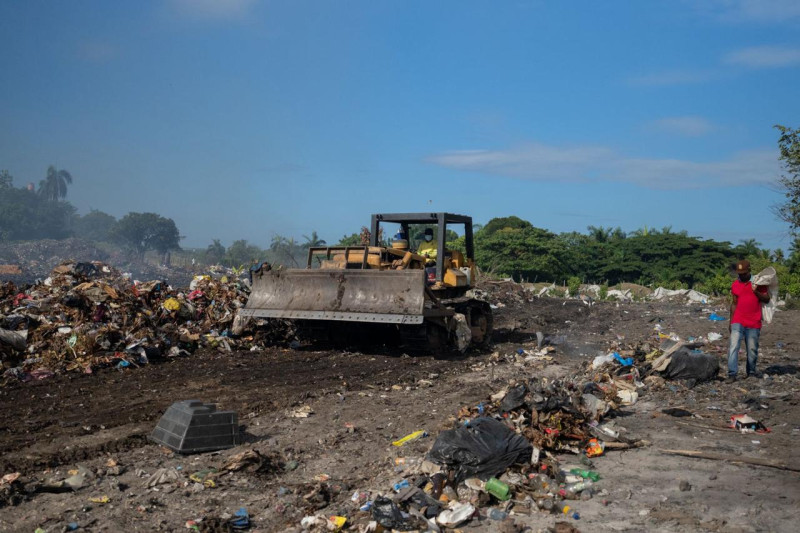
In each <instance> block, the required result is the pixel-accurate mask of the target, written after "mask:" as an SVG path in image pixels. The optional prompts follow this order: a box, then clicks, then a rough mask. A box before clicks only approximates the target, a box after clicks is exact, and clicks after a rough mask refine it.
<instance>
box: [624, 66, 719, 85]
mask: <svg viewBox="0 0 800 533" xmlns="http://www.w3.org/2000/svg"><path fill="white" fill-rule="evenodd" d="M717 76H718V72H716V71H715V70H711V69H695V70H664V71H661V72H651V73H649V74H643V75H640V76H633V77H631V78H628V84H629V85H636V86H646V87H663V86H667V85H689V84H693V83H705V82H707V81H711V80H713V79H714V78H716V77H717Z"/></svg>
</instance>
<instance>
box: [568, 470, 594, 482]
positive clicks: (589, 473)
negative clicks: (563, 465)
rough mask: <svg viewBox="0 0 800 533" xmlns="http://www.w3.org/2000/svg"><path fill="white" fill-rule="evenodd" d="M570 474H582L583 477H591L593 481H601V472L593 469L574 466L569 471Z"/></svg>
mask: <svg viewBox="0 0 800 533" xmlns="http://www.w3.org/2000/svg"><path fill="white" fill-rule="evenodd" d="M569 473H570V474H574V475H576V476H581V477H582V478H583V479H591V480H592V481H600V474H598V473H597V472H593V471H592V470H581V469H580V468H573V469H572V470H570V471H569Z"/></svg>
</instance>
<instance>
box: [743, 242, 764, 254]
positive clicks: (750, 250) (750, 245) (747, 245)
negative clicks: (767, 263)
mask: <svg viewBox="0 0 800 533" xmlns="http://www.w3.org/2000/svg"><path fill="white" fill-rule="evenodd" d="M739 242H740V243H742V244H741V245H740V246H739V248H740V249H741V250H742V252H743V253H744V256H745V257H751V256H757V255H758V247H759V246H761V243H760V242H758V241H757V240H755V239H742V240H740V241H739Z"/></svg>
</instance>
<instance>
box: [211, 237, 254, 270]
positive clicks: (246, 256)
mask: <svg viewBox="0 0 800 533" xmlns="http://www.w3.org/2000/svg"><path fill="white" fill-rule="evenodd" d="M215 242H219V241H215ZM263 256H264V252H263V250H261V248H259V247H258V246H254V245H252V244H248V243H247V241H246V240H244V239H240V240H238V241H233V244H231V245H230V246H229V247H228V251H227V252H225V261H226V262H227V263H228V264H229V265H230V266H232V267H238V266H240V265H249V264H252V263H255V262H257V261H259V260H260V259H261V258H262V257H263Z"/></svg>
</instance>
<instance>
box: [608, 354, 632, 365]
mask: <svg viewBox="0 0 800 533" xmlns="http://www.w3.org/2000/svg"><path fill="white" fill-rule="evenodd" d="M613 355H614V359H616V360H617V362H618V363H619V364H621V365H622V366H631V365H632V364H633V357H622V356H621V355H620V354H618V353H617V352H614V354H613Z"/></svg>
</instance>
